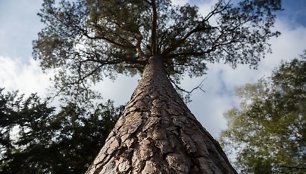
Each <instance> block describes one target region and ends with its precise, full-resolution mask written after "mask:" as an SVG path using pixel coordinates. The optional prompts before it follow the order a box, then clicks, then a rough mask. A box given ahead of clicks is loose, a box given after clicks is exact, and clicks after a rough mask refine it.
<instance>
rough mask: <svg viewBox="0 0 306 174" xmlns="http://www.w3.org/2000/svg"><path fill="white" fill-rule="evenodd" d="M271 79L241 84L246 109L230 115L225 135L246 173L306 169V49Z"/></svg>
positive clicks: (227, 142)
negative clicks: (298, 57) (299, 56)
mask: <svg viewBox="0 0 306 174" xmlns="http://www.w3.org/2000/svg"><path fill="white" fill-rule="evenodd" d="M302 57H303V58H302V59H294V60H293V61H291V62H287V63H283V64H282V65H281V66H280V67H279V68H278V69H277V70H276V71H274V73H273V75H272V77H271V78H269V79H265V80H260V81H259V82H257V83H255V84H247V85H245V86H243V87H241V88H238V90H237V94H238V96H239V97H241V106H240V108H235V109H232V110H230V111H228V112H227V113H226V117H227V119H228V124H229V128H228V129H227V130H226V131H224V132H223V133H222V134H223V135H222V141H223V143H224V145H225V146H226V147H227V148H228V149H236V151H237V153H236V164H237V166H238V167H239V168H240V169H241V173H255V174H257V173H258V174H259V173H267V174H270V173H293V174H302V173H305V172H306V166H305V164H306V153H305V148H306V108H305V106H306V52H305V53H304V55H303V56H302Z"/></svg>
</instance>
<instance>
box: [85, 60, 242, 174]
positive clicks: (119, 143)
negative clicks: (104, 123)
mask: <svg viewBox="0 0 306 174" xmlns="http://www.w3.org/2000/svg"><path fill="white" fill-rule="evenodd" d="M114 173H126V174H170V173H171V174H172V173H173V174H187V173H190V174H197V173H205V174H206V173H207V174H210V173H215V174H219V173H224V174H225V173H226V174H231V173H237V172H236V171H235V169H234V168H233V167H232V166H231V164H230V163H229V161H228V159H227V157H226V155H225V154H224V152H223V151H222V149H221V147H220V145H219V144H218V142H217V141H216V140H214V139H213V137H212V136H211V135H210V134H209V133H208V132H207V131H206V130H205V129H204V128H203V127H202V125H201V124H200V123H199V122H198V121H197V120H196V118H195V117H194V115H193V114H192V113H191V112H190V110H189V109H188V108H187V106H186V104H185V103H184V102H183V100H182V99H181V97H180V96H179V95H178V93H177V92H176V91H175V89H174V88H173V86H172V84H171V83H170V82H169V80H168V78H167V76H166V73H165V71H164V69H163V65H162V62H161V57H159V56H155V57H152V58H151V59H150V61H149V63H148V65H147V66H146V68H145V70H144V72H143V75H142V78H141V80H140V82H139V85H138V87H137V88H136V90H135V91H134V93H133V95H132V98H131V100H130V102H129V103H128V105H127V106H126V108H125V111H124V112H123V114H122V116H121V117H120V118H119V120H118V122H117V123H116V125H115V127H114V129H113V130H112V132H111V133H110V135H109V136H108V138H107V140H106V143H105V145H104V147H103V148H102V149H101V151H100V153H99V154H98V156H97V157H96V159H95V160H94V162H93V164H92V165H91V166H90V167H89V169H88V170H87V172H86V174H114Z"/></svg>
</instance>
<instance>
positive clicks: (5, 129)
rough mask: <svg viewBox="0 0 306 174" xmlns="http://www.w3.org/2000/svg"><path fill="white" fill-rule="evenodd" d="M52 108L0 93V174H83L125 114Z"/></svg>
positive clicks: (108, 108) (106, 107) (107, 108)
mask: <svg viewBox="0 0 306 174" xmlns="http://www.w3.org/2000/svg"><path fill="white" fill-rule="evenodd" d="M48 102H49V100H42V99H40V98H39V97H38V96H37V95H31V96H30V97H28V98H25V97H23V96H19V95H18V94H17V92H14V93H9V92H7V93H5V92H4V90H3V89H1V90H0V150H1V154H0V173H7V174H10V173H12V174H21V173H37V174H42V173H54V174H56V173H59V174H62V173H66V174H68V173H71V174H75V173H84V172H85V170H87V168H88V166H89V163H90V162H91V161H92V160H93V159H94V157H95V156H96V154H97V153H98V151H99V150H100V148H101V147H102V146H103V144H104V141H105V139H106V137H107V136H108V134H109V132H110V131H111V129H112V128H113V126H114V124H115V122H116V120H117V118H118V117H119V114H120V112H121V111H122V108H114V107H113V103H112V102H110V101H108V102H106V103H105V104H98V105H92V106H91V107H89V106H86V108H85V107H80V106H78V105H77V104H75V103H71V102H70V103H67V104H65V105H64V106H61V107H60V108H58V109H57V111H56V110H55V108H54V107H50V106H49V104H48Z"/></svg>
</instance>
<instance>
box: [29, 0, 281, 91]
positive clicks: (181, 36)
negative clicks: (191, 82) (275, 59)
mask: <svg viewBox="0 0 306 174" xmlns="http://www.w3.org/2000/svg"><path fill="white" fill-rule="evenodd" d="M279 7H280V1H279V0H269V1H257V0H241V1H239V2H235V3H231V1H226V0H218V1H217V3H216V4H215V6H213V7H212V8H211V11H210V12H206V16H204V15H203V14H201V13H200V12H199V9H198V7H196V6H191V5H190V4H186V5H184V6H174V5H172V4H171V1H169V0H141V1H139V0H113V1H110V0H74V1H65V0H61V1H56V0H54V1H51V0H45V1H44V3H43V6H42V9H41V12H40V13H39V16H40V17H41V19H42V22H44V24H45V28H44V29H43V30H42V31H41V32H40V33H39V34H38V39H37V40H36V41H34V43H33V48H34V52H33V55H34V57H35V58H36V59H38V60H40V62H41V66H42V68H44V69H50V68H56V72H57V75H56V77H57V78H56V81H58V82H59V83H58V84H59V85H60V86H58V88H59V90H65V89H66V88H65V86H67V85H68V86H69V85H75V86H87V85H89V86H90V83H91V82H97V81H100V80H102V79H103V77H105V76H109V77H112V78H114V77H115V76H116V74H117V73H125V74H129V75H133V74H135V73H137V72H140V73H141V72H142V70H143V68H144V66H145V65H146V63H147V62H148V59H149V57H151V56H153V55H154V54H160V55H162V56H161V57H163V62H164V66H165V68H166V71H167V74H168V75H169V76H171V78H174V79H175V80H176V81H178V82H179V79H181V78H182V76H183V74H185V73H187V74H188V75H189V76H190V77H194V76H201V75H204V74H205V72H206V70H207V66H206V64H207V63H209V62H210V63H215V62H224V63H228V64H230V65H232V66H233V67H236V66H237V64H249V65H251V66H252V67H256V66H257V63H258V61H259V60H260V59H262V58H264V56H265V53H266V52H269V49H270V45H269V44H268V43H267V41H268V40H269V39H270V38H271V37H275V36H278V35H279V34H280V33H279V32H277V31H272V29H271V28H272V27H273V24H274V19H275V14H274V12H275V11H276V10H279V9H280V8H279ZM62 77H64V78H62ZM85 88H87V87H85Z"/></svg>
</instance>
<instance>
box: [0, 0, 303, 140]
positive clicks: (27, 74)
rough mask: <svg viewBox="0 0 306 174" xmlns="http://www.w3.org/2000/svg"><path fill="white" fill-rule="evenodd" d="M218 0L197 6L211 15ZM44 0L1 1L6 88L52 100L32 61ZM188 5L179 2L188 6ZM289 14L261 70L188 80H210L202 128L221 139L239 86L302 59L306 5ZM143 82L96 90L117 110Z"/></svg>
mask: <svg viewBox="0 0 306 174" xmlns="http://www.w3.org/2000/svg"><path fill="white" fill-rule="evenodd" d="M214 1H215V0H204V1H203V0H198V1H197V0H193V2H197V3H199V7H200V10H201V11H202V12H203V13H205V12H206V11H207V10H209V9H210V7H211V5H212V4H213V3H214ZM41 2H42V0H0V87H5V88H6V89H7V90H19V91H20V92H22V93H26V94H30V93H31V92H37V93H38V94H39V95H41V96H46V94H47V91H48V87H49V86H50V85H51V84H50V82H49V78H50V77H51V76H52V75H51V74H43V73H42V72H41V70H40V68H39V66H38V63H37V62H35V61H34V60H33V59H32V55H31V53H32V40H34V39H36V37H37V33H38V32H39V30H40V29H41V28H42V27H43V25H42V24H41V23H40V19H39V18H38V17H37V15H36V14H37V12H38V10H39V8H40V5H41ZM185 2H187V1H186V0H175V3H179V4H184V3H185ZM283 8H285V10H284V11H282V12H280V13H279V18H278V19H277V21H276V24H275V27H276V29H277V30H279V31H281V32H282V35H281V36H280V37H279V38H277V39H272V40H271V44H272V50H273V53H272V54H270V55H268V56H267V58H266V59H264V60H263V61H261V62H260V65H259V68H258V70H251V69H249V68H248V66H238V68H236V69H235V70H233V69H232V68H231V67H229V66H228V65H223V64H212V65H209V71H208V74H207V75H206V76H204V77H201V78H198V79H186V80H184V81H183V84H182V85H183V87H184V88H186V89H187V90H188V89H192V88H194V87H195V86H197V84H198V83H200V82H201V81H202V80H203V79H204V86H203V88H204V90H205V91H206V92H205V93H203V92H201V91H196V92H194V93H193V94H192V98H191V99H192V100H193V102H191V103H189V104H188V106H189V108H190V110H191V111H192V112H193V114H194V115H195V116H196V117H197V118H198V120H199V121H200V122H201V123H202V125H203V126H204V127H205V128H206V129H207V130H208V131H209V132H210V133H211V134H212V135H213V136H214V137H215V138H218V136H219V133H220V131H221V130H222V129H225V128H226V120H225V119H224V117H223V113H224V112H226V111H227V110H228V109H230V108H232V107H234V106H237V105H238V104H239V99H238V98H236V97H235V95H234V88H235V86H239V85H243V84H245V83H254V82H256V81H257V80H258V79H259V78H262V77H267V76H269V75H270V73H271V71H272V70H273V69H274V68H275V67H277V65H279V63H280V62H281V61H282V60H290V59H292V58H295V57H298V55H299V54H301V53H302V51H303V50H304V49H306V0H284V1H283ZM138 78H139V76H137V77H135V78H126V77H124V76H119V77H118V78H117V80H116V81H114V82H113V81H111V80H105V81H103V83H101V84H99V86H97V87H96V88H97V89H99V90H100V91H102V93H103V95H104V98H106V99H107V98H112V99H115V101H116V103H117V104H124V103H126V102H127V101H128V100H129V98H130V96H131V94H132V92H133V90H134V89H135V87H136V85H137V82H138Z"/></svg>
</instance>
